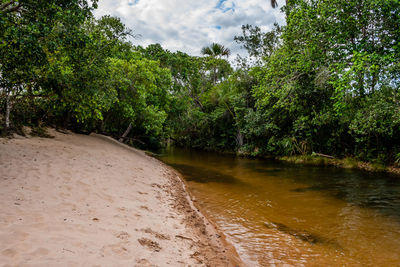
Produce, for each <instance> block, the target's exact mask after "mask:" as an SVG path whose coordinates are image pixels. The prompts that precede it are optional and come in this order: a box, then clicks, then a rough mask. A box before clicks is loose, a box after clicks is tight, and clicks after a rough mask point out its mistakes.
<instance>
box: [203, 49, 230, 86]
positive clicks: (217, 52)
mask: <svg viewBox="0 0 400 267" xmlns="http://www.w3.org/2000/svg"><path fill="white" fill-rule="evenodd" d="M201 54H202V55H205V56H208V57H209V60H208V62H207V63H208V65H209V66H210V67H211V80H212V84H213V85H215V84H216V83H217V80H218V76H220V74H222V72H223V71H224V70H225V68H224V66H226V64H224V63H225V62H224V60H222V57H229V55H230V54H231V51H230V50H229V48H227V47H225V46H223V45H221V44H217V43H212V44H211V45H210V46H206V47H203V48H202V49H201Z"/></svg>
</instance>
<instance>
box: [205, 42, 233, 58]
mask: <svg viewBox="0 0 400 267" xmlns="http://www.w3.org/2000/svg"><path fill="white" fill-rule="evenodd" d="M201 54H202V55H205V56H210V57H213V58H221V57H229V55H230V54H231V50H229V48H226V47H225V46H223V45H221V44H217V43H212V44H211V45H210V46H206V47H203V48H202V49H201Z"/></svg>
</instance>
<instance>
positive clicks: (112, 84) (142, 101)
mask: <svg viewBox="0 0 400 267" xmlns="http://www.w3.org/2000/svg"><path fill="white" fill-rule="evenodd" d="M94 8H96V1H92V4H91V5H90V4H89V3H88V2H87V1H85V0H51V1H30V0H24V1H22V0H20V1H17V0H2V1H1V4H0V54H1V57H0V112H1V114H4V115H2V117H1V119H2V120H3V122H2V126H1V127H2V128H3V131H4V130H6V131H10V129H14V130H15V129H18V127H19V126H20V125H22V124H30V125H38V124H39V125H41V124H49V125H54V126H56V127H65V128H71V129H74V130H76V131H80V132H92V131H97V132H101V133H105V134H109V135H112V136H114V137H116V138H120V137H123V139H122V140H125V141H127V142H130V143H132V144H135V145H139V146H146V147H154V146H159V145H163V144H165V142H166V141H168V140H169V141H172V142H174V143H175V144H176V145H181V146H189V147H195V148H202V149H213V150H218V151H236V152H239V153H243V154H251V155H293V154H311V153H313V152H317V153H324V154H329V155H332V156H338V157H344V156H355V157H358V158H359V159H362V160H369V161H373V160H378V161H380V162H382V163H394V162H396V161H397V162H400V103H399V101H400V92H399V83H400V65H399V62H400V42H399V41H400V40H399V39H400V27H399V25H400V3H399V2H398V1H396V0H387V1H377V0H361V1H360V0H358V1H353V0H346V1H345V0H332V1H325V0H288V1H287V2H286V5H285V6H284V7H283V8H282V12H284V13H285V16H286V25H285V26H278V25H275V26H274V28H273V29H272V30H271V31H270V32H262V30H261V28H260V27H258V26H256V25H254V26H253V25H244V26H243V27H242V31H243V34H242V35H240V36H236V37H235V38H234V40H235V41H236V42H238V43H239V44H241V45H242V46H243V48H244V49H245V50H247V52H248V57H247V58H243V57H238V58H237V60H236V64H235V65H236V66H235V68H234V67H233V66H232V65H231V64H232V62H233V61H228V56H229V55H230V51H229V49H227V48H226V47H224V46H222V45H220V44H215V43H213V44H211V45H210V46H208V47H204V48H203V49H201V48H199V51H200V50H201V52H202V54H203V56H201V57H195V56H190V55H188V54H185V53H182V52H179V51H178V52H170V51H168V50H165V49H163V48H162V47H161V46H160V45H158V44H154V45H149V46H148V47H140V46H134V45H132V44H131V43H130V42H129V41H127V40H128V39H127V38H128V37H132V36H133V35H132V32H131V31H130V30H129V29H127V28H126V27H125V26H124V25H123V24H122V23H121V22H120V20H119V19H118V18H114V17H109V16H105V17H102V18H100V19H95V18H94V17H93V15H92V10H93V9H94ZM133 37H134V36H133Z"/></svg>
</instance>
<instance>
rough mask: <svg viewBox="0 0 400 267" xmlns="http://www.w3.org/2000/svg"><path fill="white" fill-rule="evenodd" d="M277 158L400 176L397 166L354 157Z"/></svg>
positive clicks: (309, 156) (295, 162)
mask: <svg viewBox="0 0 400 267" xmlns="http://www.w3.org/2000/svg"><path fill="white" fill-rule="evenodd" d="M274 159H275V160H278V161H282V162H288V163H292V164H304V165H312V166H329V167H335V168H342V169H355V170H361V171H366V172H369V173H386V174H389V175H394V176H400V168H399V167H395V166H383V165H380V164H373V163H371V162H363V161H358V160H356V159H353V158H344V159H337V158H325V157H319V156H311V155H306V156H283V157H275V158H274Z"/></svg>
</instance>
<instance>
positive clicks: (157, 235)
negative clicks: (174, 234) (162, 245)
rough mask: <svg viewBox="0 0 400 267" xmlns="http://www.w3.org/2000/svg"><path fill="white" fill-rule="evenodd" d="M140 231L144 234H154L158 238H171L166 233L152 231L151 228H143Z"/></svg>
mask: <svg viewBox="0 0 400 267" xmlns="http://www.w3.org/2000/svg"><path fill="white" fill-rule="evenodd" d="M142 231H143V232H145V233H146V234H151V235H154V236H155V237H156V238H158V239H160V240H170V239H171V238H170V237H169V236H168V235H164V234H160V233H157V232H156V231H153V230H152V229H151V228H146V229H143V230H142Z"/></svg>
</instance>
